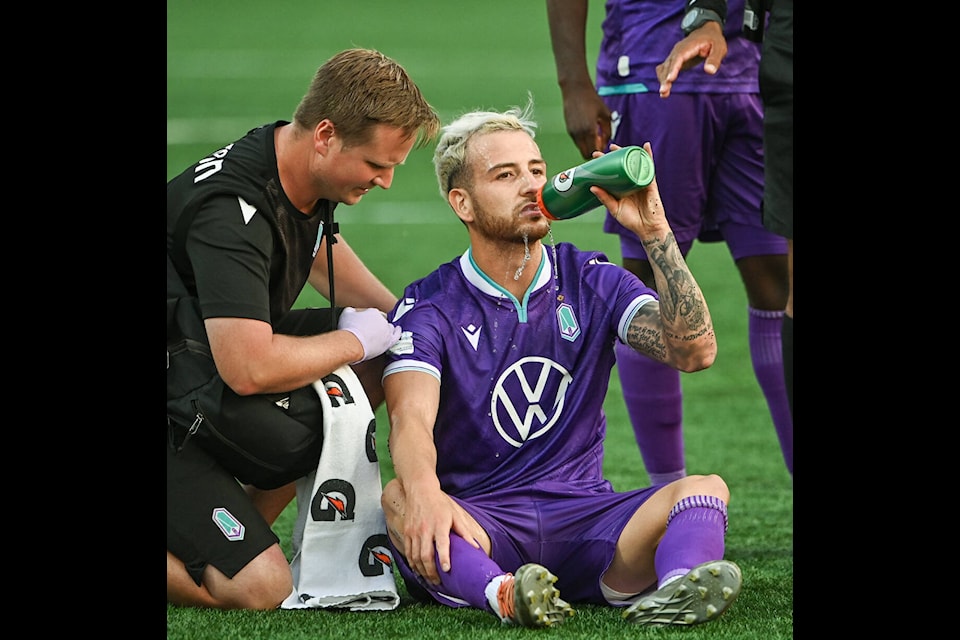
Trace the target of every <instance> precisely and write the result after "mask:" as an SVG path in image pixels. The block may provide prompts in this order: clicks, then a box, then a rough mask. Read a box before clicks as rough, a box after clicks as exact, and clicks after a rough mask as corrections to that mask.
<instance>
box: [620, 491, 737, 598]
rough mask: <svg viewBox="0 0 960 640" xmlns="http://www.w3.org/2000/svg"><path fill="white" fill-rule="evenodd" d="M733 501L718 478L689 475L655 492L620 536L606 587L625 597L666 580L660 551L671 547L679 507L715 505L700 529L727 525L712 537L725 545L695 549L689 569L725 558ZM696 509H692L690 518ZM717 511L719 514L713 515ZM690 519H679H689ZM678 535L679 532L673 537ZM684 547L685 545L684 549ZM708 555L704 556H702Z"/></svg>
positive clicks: (721, 527)
mask: <svg viewBox="0 0 960 640" xmlns="http://www.w3.org/2000/svg"><path fill="white" fill-rule="evenodd" d="M729 501H730V490H729V489H728V488H727V484H726V482H724V480H723V478H721V477H720V476H718V475H715V474H710V475H692V476H686V477H684V478H681V479H679V480H675V481H673V482H671V483H669V484H666V485H664V486H663V487H661V488H660V489H659V490H657V492H656V493H654V494H653V495H652V496H651V497H650V498H649V499H648V500H647V501H646V502H644V503H643V504H642V505H640V507H639V508H638V509H637V511H636V512H635V513H634V514H633V517H632V518H630V521H629V522H627V525H626V526H625V527H624V528H623V531H622V532H621V533H620V538H619V540H618V541H617V547H616V550H615V552H614V555H613V560H612V562H611V563H610V567H609V568H608V569H607V571H606V573H604V574H603V576H602V580H603V583H604V585H606V586H607V587H608V588H609V589H612V590H614V591H617V592H620V593H624V594H637V593H642V592H644V591H646V590H648V589H649V588H651V587H653V586H656V585H657V582H658V577H659V578H661V579H662V578H664V577H666V575H665V574H666V571H668V570H669V569H670V568H673V567H670V568H668V569H664V567H662V566H660V565H658V563H657V553H658V550H664V549H665V548H666V547H667V546H669V545H666V546H665V545H664V544H663V541H664V539H665V536H666V529H667V523H668V522H669V521H670V520H671V519H672V517H673V516H672V514H674V512H675V511H676V510H678V509H679V507H678V505H689V506H691V507H698V508H699V505H700V503H707V502H713V503H715V504H711V505H709V506H708V507H707V508H708V509H709V510H710V513H709V514H705V515H704V516H703V518H704V522H703V523H702V524H700V525H697V526H700V527H706V526H707V525H706V519H708V518H709V519H713V518H714V517H716V518H722V519H723V522H722V523H721V524H720V528H719V530H718V531H717V532H714V533H713V534H711V535H719V536H720V543H721V546H720V548H719V551H716V550H697V549H695V550H693V551H694V552H695V553H696V554H697V555H694V556H693V558H694V559H695V562H691V563H690V564H687V565H686V567H687V568H692V567H693V566H694V565H696V564H700V563H701V562H704V561H706V560H710V559H715V558H720V557H722V556H723V547H722V539H723V538H722V536H723V531H724V529H725V526H724V524H725V522H726V514H725V510H726V504H727V503H728V502H729ZM718 507H719V508H722V509H723V510H724V513H720V512H719V510H718V509H717V508H718ZM693 512H694V510H693V509H690V513H688V516H689V515H690V514H691V513H693ZM713 512H716V513H713ZM686 517H687V516H684V517H681V518H679V520H681V521H682V520H684V519H686ZM674 533H676V532H675V531H673V532H671V534H674ZM683 547H684V545H681V550H683ZM704 553H705V554H706V557H704V556H703V555H702V554H704ZM681 559H684V558H681Z"/></svg>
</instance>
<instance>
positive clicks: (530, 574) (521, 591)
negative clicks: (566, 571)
mask: <svg viewBox="0 0 960 640" xmlns="http://www.w3.org/2000/svg"><path fill="white" fill-rule="evenodd" d="M556 581H557V576H555V575H553V574H552V573H550V572H549V571H547V569H546V567H543V566H541V565H539V564H534V563H529V564H525V565H523V566H522V567H520V568H519V569H517V573H516V575H511V574H509V573H508V574H507V577H506V578H504V580H503V582H501V583H500V588H499V589H498V590H497V604H499V605H500V613H501V616H500V617H501V619H502V620H503V621H504V622H506V623H513V624H518V625H521V626H524V627H531V628H536V627H551V626H553V625H555V624H563V621H564V619H566V618H569V617H570V616H572V615H573V614H574V610H573V608H572V607H571V606H570V605H569V604H567V603H566V602H564V601H563V600H561V599H560V590H559V589H557V588H556V587H554V586H553V583H554V582H556Z"/></svg>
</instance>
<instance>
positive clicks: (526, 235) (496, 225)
mask: <svg viewBox="0 0 960 640" xmlns="http://www.w3.org/2000/svg"><path fill="white" fill-rule="evenodd" d="M474 207H475V208H474V229H475V230H476V231H477V232H478V233H479V234H480V235H481V236H483V237H484V238H486V239H487V240H489V241H491V242H493V243H495V244H502V243H504V242H507V243H511V244H519V245H526V244H527V243H529V242H531V241H535V240H542V239H543V237H544V236H546V235H547V232H549V231H550V222H549V220H547V219H546V218H545V217H544V216H540V217H539V218H522V217H520V216H519V214H518V213H514V214H513V215H512V216H511V217H503V216H500V215H496V214H491V213H489V212H488V211H487V210H486V209H485V208H483V207H482V206H480V205H479V203H474Z"/></svg>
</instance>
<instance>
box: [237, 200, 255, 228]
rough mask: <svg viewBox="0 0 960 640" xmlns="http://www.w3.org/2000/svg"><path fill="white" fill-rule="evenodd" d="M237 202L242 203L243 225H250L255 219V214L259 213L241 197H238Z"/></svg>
mask: <svg viewBox="0 0 960 640" xmlns="http://www.w3.org/2000/svg"><path fill="white" fill-rule="evenodd" d="M237 200H238V201H239V202H240V213H241V214H242V215H243V224H250V220H252V219H253V214H255V213H256V212H257V208H256V207H255V206H253V205H252V204H250V203H249V202H247V201H246V200H244V199H243V198H241V197H240V196H237Z"/></svg>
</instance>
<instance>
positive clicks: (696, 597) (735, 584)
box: [622, 560, 743, 625]
mask: <svg viewBox="0 0 960 640" xmlns="http://www.w3.org/2000/svg"><path fill="white" fill-rule="evenodd" d="M742 580H743V578H742V577H741V575H740V567H738V566H737V565H736V564H734V563H733V562H730V561H729V560H713V561H711V562H704V563H703V564H701V565H698V566H696V567H694V568H693V569H691V570H690V571H689V572H688V573H687V574H686V575H685V576H683V577H682V578H680V579H679V580H675V581H673V582H671V583H669V584H668V585H666V586H664V587H663V588H661V589H657V590H656V591H654V592H653V593H651V594H650V595H646V596H642V597H641V598H640V599H639V600H637V601H636V602H635V603H633V604H632V605H630V607H628V608H627V610H626V611H624V612H623V614H622V615H623V619H624V620H626V621H627V622H632V623H634V624H642V625H647V624H651V625H659V624H677V625H694V624H700V623H701V622H709V621H710V620H715V619H716V618H718V617H719V616H720V614H722V613H723V612H724V611H726V609H727V607H729V606H730V605H731V604H732V603H733V601H734V600H736V599H737V596H738V595H739V594H740V584H741V582H742Z"/></svg>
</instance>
